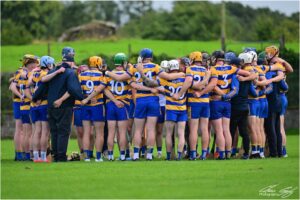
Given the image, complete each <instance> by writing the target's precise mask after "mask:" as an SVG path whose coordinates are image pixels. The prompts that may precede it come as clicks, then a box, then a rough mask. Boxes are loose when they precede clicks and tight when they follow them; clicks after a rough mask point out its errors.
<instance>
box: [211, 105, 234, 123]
mask: <svg viewBox="0 0 300 200" xmlns="http://www.w3.org/2000/svg"><path fill="white" fill-rule="evenodd" d="M209 106H210V119H211V120H216V119H220V118H223V117H225V118H229V119H230V116H231V103H230V102H229V101H211V102H210V103H209Z"/></svg>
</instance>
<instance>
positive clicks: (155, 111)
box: [134, 97, 160, 119]
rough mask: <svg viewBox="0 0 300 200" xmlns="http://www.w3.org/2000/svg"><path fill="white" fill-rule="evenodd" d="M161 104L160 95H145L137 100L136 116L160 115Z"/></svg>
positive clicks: (143, 117) (141, 117) (140, 117)
mask: <svg viewBox="0 0 300 200" xmlns="http://www.w3.org/2000/svg"><path fill="white" fill-rule="evenodd" d="M159 115H160V106H159V101H158V97H144V98H138V99H137V100H136V105H135V111H134V118H138V119H145V118H147V117H159Z"/></svg>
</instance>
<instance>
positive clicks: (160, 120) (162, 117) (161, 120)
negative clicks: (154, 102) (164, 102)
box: [157, 106, 166, 124]
mask: <svg viewBox="0 0 300 200" xmlns="http://www.w3.org/2000/svg"><path fill="white" fill-rule="evenodd" d="M165 114H166V107H165V106H160V115H159V117H158V119H157V123H160V124H162V123H164V122H165Z"/></svg>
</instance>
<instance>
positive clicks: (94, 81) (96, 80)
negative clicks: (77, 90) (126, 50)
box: [78, 69, 107, 106]
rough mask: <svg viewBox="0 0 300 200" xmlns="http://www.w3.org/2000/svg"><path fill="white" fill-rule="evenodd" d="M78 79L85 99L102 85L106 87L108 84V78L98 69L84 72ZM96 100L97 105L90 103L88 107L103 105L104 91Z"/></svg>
mask: <svg viewBox="0 0 300 200" xmlns="http://www.w3.org/2000/svg"><path fill="white" fill-rule="evenodd" d="M78 78H79V82H80V84H81V89H82V91H83V95H84V97H85V98H86V97H88V96H89V95H90V94H91V93H92V92H93V91H94V89H95V88H97V87H98V86H99V85H100V84H102V85H104V86H106V84H107V82H106V78H105V77H104V76H103V74H102V72H100V71H98V70H96V69H93V70H87V71H85V72H82V73H81V74H79V75H78ZM95 98H96V100H97V103H94V104H92V103H91V102H89V103H88V104H87V105H88V106H95V105H99V104H103V103H104V102H103V101H104V100H103V91H101V92H100V93H99V94H98V95H97V96H96V97H95Z"/></svg>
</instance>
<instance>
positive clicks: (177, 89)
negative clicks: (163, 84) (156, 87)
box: [169, 86, 184, 99]
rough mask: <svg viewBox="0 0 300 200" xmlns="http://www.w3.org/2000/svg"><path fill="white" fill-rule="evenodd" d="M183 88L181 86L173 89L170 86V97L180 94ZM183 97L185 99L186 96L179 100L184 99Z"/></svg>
mask: <svg viewBox="0 0 300 200" xmlns="http://www.w3.org/2000/svg"><path fill="white" fill-rule="evenodd" d="M181 88H182V87H181V86H179V87H178V88H176V89H175V88H174V87H172V86H169V90H170V91H171V94H170V96H173V95H174V94H175V93H176V94H178V93H179V91H180V90H181ZM183 97H184V94H183V95H182V96H181V97H179V99H183Z"/></svg>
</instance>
